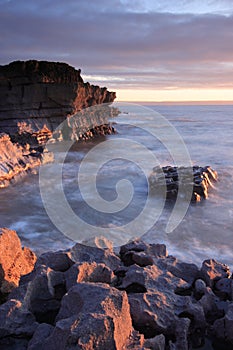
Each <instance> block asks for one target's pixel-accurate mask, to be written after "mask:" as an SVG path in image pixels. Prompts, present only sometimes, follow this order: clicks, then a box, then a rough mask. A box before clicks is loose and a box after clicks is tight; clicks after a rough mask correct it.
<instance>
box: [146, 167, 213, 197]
mask: <svg viewBox="0 0 233 350" xmlns="http://www.w3.org/2000/svg"><path fill="white" fill-rule="evenodd" d="M191 174H192V175H191V177H190V168H187V167H179V168H178V167H172V166H166V167H162V169H161V168H160V167H155V168H153V171H152V173H151V174H150V177H149V183H150V188H151V192H152V193H153V192H156V193H157V192H163V191H164V194H165V195H166V198H167V199H176V198H177V195H179V196H182V197H183V198H186V197H187V194H188V193H189V190H190V186H192V198H191V200H192V201H193V202H197V201H198V202H199V201H200V200H202V199H206V198H208V190H209V188H210V187H214V185H213V183H214V182H216V181H217V178H218V174H217V172H216V171H215V170H213V169H211V167H210V166H205V167H200V166H193V169H191ZM181 181H182V193H179V189H180V188H181V186H180V184H181ZM165 185H166V186H165ZM188 199H189V198H188Z"/></svg>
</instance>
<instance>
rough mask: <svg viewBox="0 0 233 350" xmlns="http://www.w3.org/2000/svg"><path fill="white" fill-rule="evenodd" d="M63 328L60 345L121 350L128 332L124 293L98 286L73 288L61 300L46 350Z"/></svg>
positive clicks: (86, 284)
mask: <svg viewBox="0 0 233 350" xmlns="http://www.w3.org/2000/svg"><path fill="white" fill-rule="evenodd" d="M64 323H65V324H64ZM87 325H88V334H87ZM77 326H78V327H77ZM64 328H65V330H66V333H65V332H64V331H63V344H66V345H68V344H70V345H74V344H75V343H76V344H77V343H78V345H79V346H80V349H109V346H110V348H112V349H119V350H120V349H122V347H123V345H124V343H125V342H126V340H127V338H128V337H129V335H130V333H131V331H132V326H131V318H130V313H129V304H128V300H127V295H126V293H125V292H120V291H118V290H116V289H115V288H111V287H109V286H108V285H106V284H100V283H96V284H93V283H79V284H77V285H75V286H74V287H72V288H71V289H70V290H69V291H68V293H67V294H66V295H65V296H64V297H63V299H62V304H61V308H60V311H59V313H58V315H57V318H56V326H55V329H54V331H53V333H52V334H51V336H50V337H49V339H48V341H47V342H46V346H47V348H49V349H50V346H49V344H53V343H54V341H56V339H57V338H58V335H59V334H60V330H61V329H64ZM67 328H68V329H67ZM76 328H77V329H76ZM67 330H68V332H67ZM101 340H102V341H101ZM70 342H71V343H70ZM88 346H89V347H88ZM90 346H92V347H90ZM64 348H65V346H64Z"/></svg>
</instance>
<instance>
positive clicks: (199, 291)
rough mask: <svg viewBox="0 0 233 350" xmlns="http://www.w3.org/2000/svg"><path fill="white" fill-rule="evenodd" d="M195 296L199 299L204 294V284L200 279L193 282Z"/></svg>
mask: <svg viewBox="0 0 233 350" xmlns="http://www.w3.org/2000/svg"><path fill="white" fill-rule="evenodd" d="M194 288H195V296H196V298H197V299H200V298H201V297H202V296H203V295H204V294H205V292H206V284H205V282H204V281H203V280H202V279H200V278H199V279H197V280H196V281H195V285H194Z"/></svg>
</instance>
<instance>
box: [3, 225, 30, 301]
mask: <svg viewBox="0 0 233 350" xmlns="http://www.w3.org/2000/svg"><path fill="white" fill-rule="evenodd" d="M35 262H36V255H35V254H34V253H33V252H32V251H31V250H30V249H29V248H22V247H21V242H20V239H19V237H18V236H17V234H16V232H15V231H13V230H8V229H5V228H2V229H0V288H1V289H0V291H1V293H2V294H3V295H5V294H7V293H9V292H10V291H11V290H12V289H13V288H15V287H17V286H18V284H19V280H20V277H21V276H22V275H26V274H27V273H29V272H31V271H32V270H33V268H34V264H35Z"/></svg>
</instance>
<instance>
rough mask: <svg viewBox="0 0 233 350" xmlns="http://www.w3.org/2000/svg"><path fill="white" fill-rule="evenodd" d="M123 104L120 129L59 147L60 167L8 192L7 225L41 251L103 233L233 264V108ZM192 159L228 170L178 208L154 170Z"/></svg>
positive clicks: (4, 193) (55, 147)
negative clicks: (158, 188)
mask: <svg viewBox="0 0 233 350" xmlns="http://www.w3.org/2000/svg"><path fill="white" fill-rule="evenodd" d="M117 107H118V108H119V110H120V112H121V114H120V115H119V116H118V117H114V118H112V119H111V122H112V123H113V126H114V128H115V129H116V134H114V135H108V136H105V137H98V138H96V139H92V140H88V141H85V142H83V141H80V142H72V144H71V143H69V144H67V143H66V144H65V146H64V145H63V143H62V142H61V143H59V144H50V145H48V148H49V150H51V151H53V152H54V154H55V162H54V163H53V164H47V165H44V166H43V170H42V171H40V169H39V170H38V171H37V172H36V173H34V174H27V175H26V176H24V177H23V178H22V179H20V180H18V181H17V182H15V183H14V184H12V185H11V186H9V187H7V188H5V189H1V192H0V197H1V200H0V222H1V226H2V227H8V228H10V229H14V230H16V231H17V233H18V235H19V236H20V238H21V240H22V244H23V245H25V246H28V247H30V248H31V249H32V250H34V251H35V252H36V253H37V254H41V253H43V252H45V251H48V250H60V249H67V248H69V247H71V246H72V245H74V244H75V242H84V243H85V244H92V243H91V242H92V241H93V239H94V236H95V234H96V235H97V236H98V237H101V239H102V238H103V237H104V238H105V239H106V238H107V239H108V240H110V241H113V243H114V246H115V247H117V246H120V245H121V244H124V243H126V242H127V241H128V240H130V239H134V238H142V239H144V240H145V241H146V242H148V243H165V244H166V246H167V249H168V252H169V254H170V255H174V256H176V257H177V258H178V259H180V260H182V261H186V262H190V263H195V264H197V265H198V266H200V265H201V263H202V261H203V260H205V259H209V258H214V259H216V260H218V261H220V262H222V263H225V264H227V265H229V266H230V267H231V268H233V253H232V252H233V105H157V104H153V103H150V104H148V105H147V104H146V103H144V104H137V105H135V104H134V105H133V106H131V104H120V105H119V106H117ZM187 162H188V163H189V164H192V165H199V166H206V165H208V166H211V167H212V168H213V169H214V170H216V171H217V172H218V181H217V182H216V183H214V186H213V188H211V189H210V191H209V197H208V199H206V200H203V201H201V202H199V203H195V204H190V203H185V205H184V203H182V195H181V196H180V197H179V201H180V203H178V205H177V207H175V206H174V203H173V204H171V205H169V203H166V201H165V200H164V194H160V193H155V194H154V195H152V194H150V191H149V184H148V176H149V174H150V172H151V171H152V169H153V167H154V166H157V167H161V166H166V165H187ZM183 163H185V164H183ZM59 174H60V175H59ZM172 215H173V216H172ZM172 217H173V219H172ZM169 222H170V226H169V225H168V223H169ZM89 232H90V234H89ZM116 249H117V248H116Z"/></svg>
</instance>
